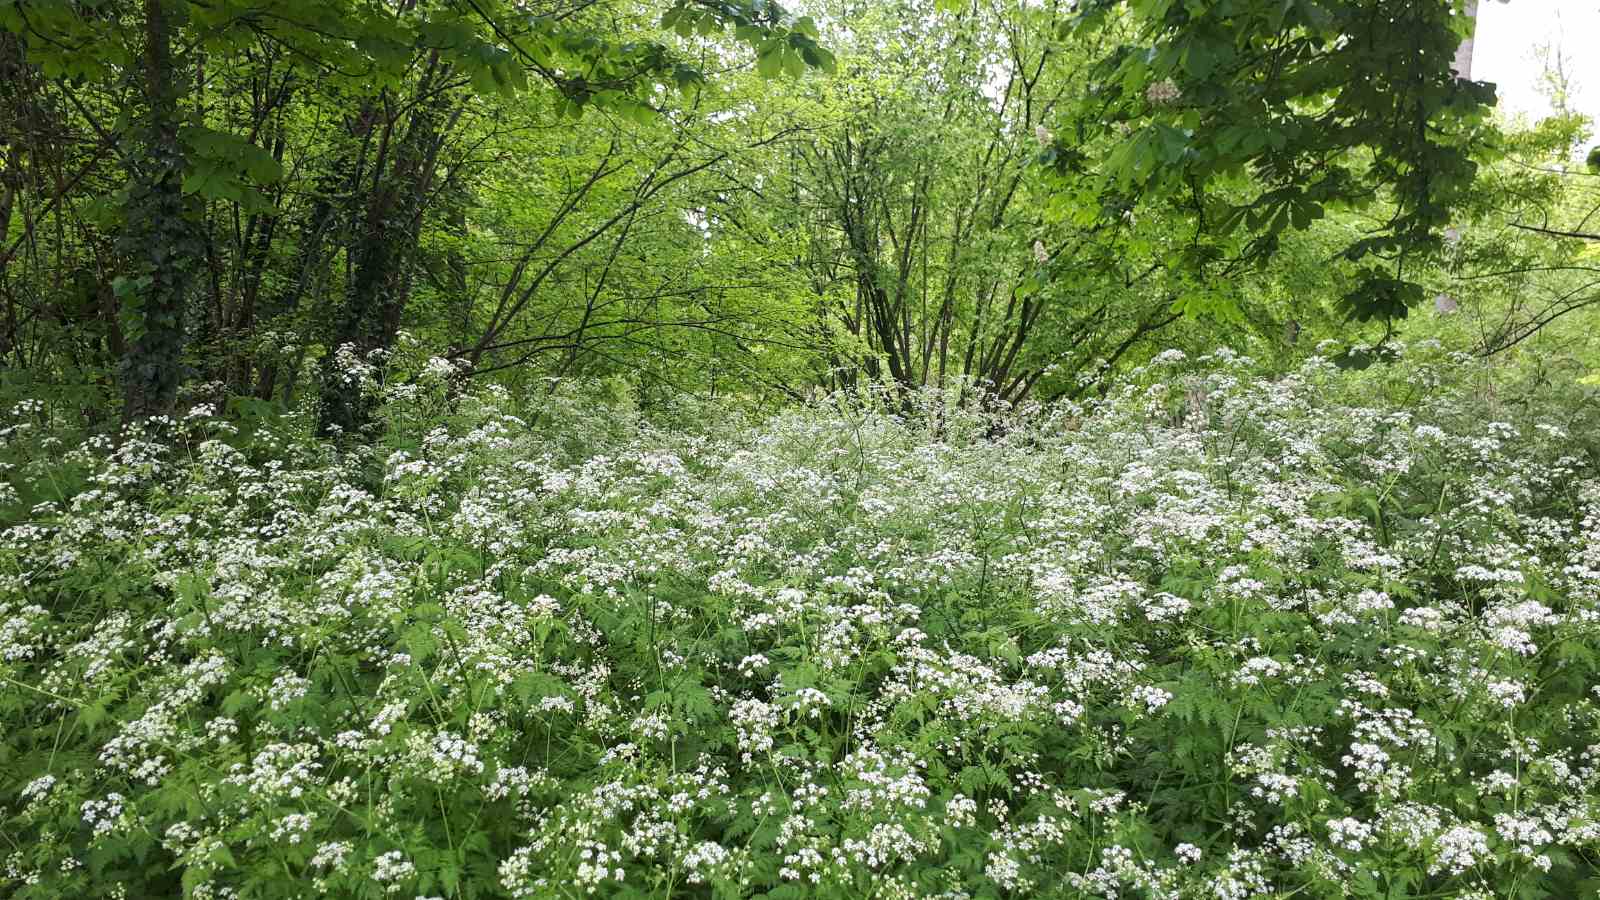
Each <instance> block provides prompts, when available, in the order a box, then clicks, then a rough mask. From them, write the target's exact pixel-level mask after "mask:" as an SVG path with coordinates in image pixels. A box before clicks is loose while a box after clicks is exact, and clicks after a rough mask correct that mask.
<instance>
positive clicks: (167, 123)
mask: <svg viewBox="0 0 1600 900" xmlns="http://www.w3.org/2000/svg"><path fill="white" fill-rule="evenodd" d="M181 15H182V4H180V3H174V2H172V0H144V32H145V33H144V39H145V46H144V54H143V60H142V62H143V72H142V85H141V87H142V90H143V94H144V96H143V100H144V104H145V110H144V114H145V122H144V127H143V129H142V131H141V134H140V136H139V137H140V141H139V148H138V150H139V152H138V153H136V154H135V155H134V160H135V161H134V163H133V166H132V172H131V175H132V184H131V185H130V189H129V191H128V198H127V203H126V207H125V209H124V215H125V223H124V226H123V232H122V235H121V240H120V242H119V243H120V247H119V250H120V251H121V254H122V256H123V258H124V259H126V260H127V261H128V263H129V274H127V275H124V276H122V277H120V278H118V279H117V281H116V290H117V294H118V297H119V300H120V304H121V308H120V315H121V319H122V330H123V335H124V339H125V345H124V350H123V356H122V365H121V378H122V391H123V406H122V418H123V421H125V422H131V421H135V420H138V419H143V418H147V417H149V416H154V415H161V414H164V413H167V412H170V411H171V410H172V407H173V403H174V402H175V400H176V399H177V393H178V386H179V384H180V382H181V381H182V365H183V345H184V322H183V320H184V313H185V307H186V301H187V297H188V294H189V287H190V284H191V282H192V281H193V279H194V273H195V271H196V269H197V266H198V264H199V262H200V260H201V255H202V254H203V253H204V251H205V246H204V241H203V240H202V239H201V236H200V232H199V228H198V226H197V224H196V218H195V214H196V212H197V209H196V204H195V203H194V202H193V201H191V200H190V199H189V198H188V197H185V196H184V193H183V174H184V169H185V164H184V151H183V145H182V142H181V141H180V140H179V136H178V127H179V125H178V121H179V120H178V100H179V98H180V97H181V96H182V94H183V90H182V84H181V79H182V77H183V76H182V75H181V73H180V72H179V69H178V66H177V65H176V64H175V63H174V60H173V55H172V45H173V41H172V36H173V33H174V31H175V30H176V29H177V27H178V26H179V24H180V21H179V18H180V17H181Z"/></svg>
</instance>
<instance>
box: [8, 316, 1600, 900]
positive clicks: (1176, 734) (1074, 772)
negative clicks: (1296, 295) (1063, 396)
mask: <svg viewBox="0 0 1600 900" xmlns="http://www.w3.org/2000/svg"><path fill="white" fill-rule="evenodd" d="M1409 356H1411V357H1416V358H1415V359H1408V360H1407V361H1406V362H1404V363H1403V364H1401V365H1399V366H1397V367H1393V368H1380V369H1376V370H1373V373H1372V374H1367V375H1363V376H1360V377H1355V376H1350V375H1348V374H1341V373H1340V372H1339V371H1338V370H1337V369H1336V368H1335V367H1334V366H1333V365H1331V364H1330V363H1329V362H1327V361H1326V360H1316V361H1312V362H1310V363H1308V364H1306V365H1305V366H1304V367H1303V368H1301V369H1299V370H1297V371H1295V372H1293V373H1290V374H1288V375H1286V376H1285V377H1283V378H1280V379H1277V380H1263V379H1259V378H1254V377H1251V376H1250V371H1251V366H1252V363H1251V361H1250V360H1247V359H1244V358H1241V357H1237V356H1235V355H1233V354H1219V355H1218V356H1216V357H1214V358H1212V359H1204V360H1199V361H1197V362H1189V361H1186V360H1185V358H1184V356H1183V354H1181V353H1177V352H1172V353H1166V354H1162V355H1161V356H1160V357H1159V358H1158V359H1157V360H1156V361H1155V362H1154V363H1152V365H1151V366H1149V367H1148V368H1145V369H1142V370H1139V371H1137V372H1134V373H1130V376H1129V379H1128V383H1127V384H1126V386H1124V387H1122V388H1119V389H1117V390H1116V391H1113V392H1112V394H1111V396H1110V397H1109V398H1108V399H1107V400H1104V401H1096V402H1095V403H1094V404H1093V405H1091V406H1090V407H1079V406H1074V405H1071V404H1059V405H1056V406H1053V407H1052V408H1051V409H1049V410H1024V411H1022V412H1021V413H1020V414H1012V413H1004V414H1001V413H995V412H987V413H986V412H984V411H983V410H981V409H977V408H974V407H972V406H970V405H968V406H962V405H959V404H958V400H957V398H956V397H955V396H954V392H947V393H945V394H939V393H931V392H930V393H926V394H919V395H918V396H917V397H916V401H915V403H914V404H912V406H911V408H910V411H909V412H906V411H904V410H905V407H904V405H903V404H902V402H901V401H900V400H899V399H897V398H894V397H882V396H875V395H872V394H863V395H860V396H838V397H834V398H832V400H831V402H830V403H829V404H828V405H825V406H817V407H812V408H797V409H793V410H790V411H787V412H783V413H780V414H778V415H776V416H773V417H770V418H759V417H740V416H729V415H727V414H726V413H725V412H721V413H719V412H718V411H717V410H716V409H714V408H712V407H708V406H706V405H704V404H697V403H694V402H692V401H685V404H686V405H684V406H681V407H678V408H675V409H674V410H673V411H672V412H673V419H674V420H676V421H683V422H696V423H699V424H697V425H695V426H694V427H683V428H663V427H657V426H653V425H651V424H650V423H649V421H648V420H646V419H644V418H642V417H641V416H640V414H639V413H638V411H637V410H636V409H633V408H632V407H630V406H629V405H628V404H620V405H618V404H612V405H607V406H604V407H599V406H597V405H596V402H595V400H594V399H593V398H592V397H589V396H571V395H569V394H567V393H565V392H560V391H558V392H557V393H556V394H555V395H553V396H550V397H547V396H545V395H543V394H540V395H537V396H535V397H532V398H522V399H519V398H517V397H514V396H512V395H511V394H509V393H507V392H505V391H503V390H482V391H476V392H473V393H471V394H469V395H467V396H465V397H461V398H458V399H451V397H450V396H449V395H450V387H449V384H448V378H449V373H450V367H449V366H448V365H445V364H442V363H436V364H431V365H427V366H425V367H423V368H422V369H421V371H420V373H419V375H420V377H419V378H418V380H416V381H415V382H413V383H411V384H407V385H405V386H404V387H403V389H402V388H400V387H396V388H393V389H391V391H390V393H389V395H388V397H387V399H386V400H385V402H384V403H383V404H382V405H381V406H380V407H379V418H380V420H381V421H382V422H383V424H384V426H385V429H384V434H385V438H384V440H383V441H382V443H380V444H378V445H375V446H373V447H371V448H368V449H366V450H364V451H363V452H360V453H355V454H349V455H340V456H333V455H330V453H329V450H328V447H327V446H326V445H325V444H323V443H321V442H318V441H316V440H314V439H313V438H312V437H311V435H310V431H311V427H312V422H311V421H310V420H309V419H307V420H296V419H293V418H291V419H288V420H285V421H281V422H278V423H276V424H274V425H273V426H272V430H270V432H263V433H258V434H255V435H251V436H246V435H242V434H239V433H238V431H237V428H236V426H234V425H232V424H231V423H229V422H227V421H226V420H223V419H218V418H216V417H214V416H213V415H211V414H210V413H209V412H208V411H206V410H203V409H199V410H196V411H194V412H193V413H191V414H190V415H189V416H187V417H186V418H185V419H184V420H183V421H182V422H175V423H171V424H170V425H166V426H162V428H163V429H165V430H164V431H163V432H161V433H146V434H144V435H142V436H140V437H138V438H133V439H129V440H126V441H125V442H123V443H122V444H121V445H120V446H119V447H118V448H117V449H116V450H115V451H114V452H110V453H107V452H106V448H105V447H103V446H100V445H96V444H94V443H92V442H91V443H90V444H89V445H86V446H84V447H81V448H72V449H68V448H64V447H62V446H61V445H60V444H58V443H56V442H55V441H54V439H53V438H52V437H51V436H50V425H51V424H52V423H54V422H56V421H59V417H60V416H61V415H62V414H63V412H62V411H58V410H57V409H55V408H49V407H40V406H32V407H29V408H27V409H23V410H17V411H16V414H17V416H18V418H19V419H21V420H25V421H26V424H25V425H19V426H17V428H16V429H15V430H14V431H13V432H12V433H11V434H10V435H9V443H8V449H9V450H10V452H11V453H12V454H13V455H14V458H17V459H18V460H19V461H21V462H20V464H21V466H22V467H23V471H24V473H25V474H26V475H28V476H29V478H30V480H32V481H33V482H34V483H35V484H37V485H38V489H39V491H40V493H41V494H43V495H45V496H49V497H52V498H54V499H50V500H46V501H44V502H43V503H42V504H41V505H39V506H36V507H35V512H34V522H33V523H30V524H27V525H21V526H17V527H14V528H12V529H11V530H10V531H8V532H7V533H6V536H5V544H4V546H3V547H0V571H3V572H4V573H5V574H4V579H5V581H4V585H3V586H4V589H5V593H6V596H7V598H8V599H6V600H4V601H0V621H4V622H5V623H6V624H5V628H4V631H3V632H0V658H3V659H4V660H5V669H3V670H0V672H4V673H5V678H6V682H7V684H8V685H10V686H11V687H12V688H13V690H11V691H9V692H8V693H6V694H4V695H3V696H4V698H5V699H4V701H3V705H0V720H3V721H4V722H5V723H6V732H5V740H6V744H5V748H6V749H5V751H4V756H3V757H0V761H3V763H4V765H3V766H0V772H3V773H4V774H0V797H3V798H4V799H3V801H0V802H3V803H4V804H5V806H4V807H0V809H3V810H4V814H5V816H6V819H5V825H6V827H5V829H4V831H5V833H6V834H7V836H8V841H9V846H7V847H6V848H5V854H6V865H7V871H6V872H5V873H4V874H3V876H0V877H4V878H6V879H7V881H6V882H5V884H6V885H7V893H8V894H11V895H13V896H18V897H40V898H44V897H62V896H84V897H98V896H124V895H127V896H149V897H155V896H176V895H178V894H179V892H180V887H181V889H182V890H183V891H185V892H187V895H188V896H196V897H224V896H248V897H313V896H345V897H383V896H403V897H407V898H410V897H416V896H444V897H455V896H461V897H487V896H498V897H565V896H571V897H576V896H583V895H586V894H598V895H603V896H619V897H667V896H684V897H699V896H706V897H711V896H717V897H739V896H760V895H765V896H769V897H798V896H823V897H865V896H879V897H912V896H930V897H948V898H956V897H990V898H996V897H1008V896H1046V897H1108V896H1123V895H1127V896H1148V897H1191V896H1193V897H1225V898H1231V897H1249V896H1291V895H1303V896H1317V897H1420V896H1471V897H1484V898H1488V897H1508V896H1519V897H1561V898H1567V897H1577V896H1583V895H1587V894H1588V893H1591V892H1592V891H1593V890H1594V888H1595V882H1594V880H1593V879H1594V877H1595V875H1596V873H1597V867H1596V862H1597V859H1600V857H1597V855H1596V854H1597V852H1600V759H1597V754H1600V745H1597V743H1596V740H1597V739H1596V734H1597V733H1600V732H1597V728H1600V686H1597V684H1596V679H1595V672H1596V667H1597V659H1596V654H1597V652H1600V649H1597V648H1600V487H1597V482H1595V481H1594V480H1593V477H1592V476H1593V468H1594V464H1595V460H1596V458H1597V457H1596V454H1597V452H1600V445H1597V443H1596V435H1597V434H1600V427H1597V426H1600V408H1597V407H1596V406H1595V404H1594V403H1592V402H1590V403H1589V404H1587V405H1581V404H1574V403H1572V401H1571V398H1570V397H1566V396H1564V395H1552V394H1551V393H1550V392H1549V391H1548V389H1541V388H1536V387H1530V386H1527V385H1522V386H1518V385H1504V384H1503V385H1500V386H1499V388H1500V390H1501V391H1502V392H1503V393H1504V394H1505V395H1506V399H1500V400H1495V399H1484V398H1483V392H1482V389H1481V385H1474V384H1472V383H1471V380H1472V379H1464V378H1462V377H1461V375H1460V373H1461V372H1462V371H1463V366H1462V362H1461V360H1460V359H1459V358H1457V357H1455V356H1452V355H1449V354H1446V353H1443V352H1442V351H1438V350H1437V349H1433V350H1430V349H1428V348H1416V349H1414V350H1413V351H1412V353H1410V354H1409ZM64 415H65V416H66V417H67V418H69V419H70V418H71V417H72V416H73V415H75V410H72V409H70V408H69V409H66V410H64ZM1584 473H1587V474H1588V476H1589V480H1588V481H1587V482H1583V481H1580V480H1579V479H1578V476H1580V475H1581V474H1584ZM125 886H126V887H125ZM124 890H125V891H126V894H124V893H122V892H123V891H124ZM1124 892H1126V893H1125V894H1124Z"/></svg>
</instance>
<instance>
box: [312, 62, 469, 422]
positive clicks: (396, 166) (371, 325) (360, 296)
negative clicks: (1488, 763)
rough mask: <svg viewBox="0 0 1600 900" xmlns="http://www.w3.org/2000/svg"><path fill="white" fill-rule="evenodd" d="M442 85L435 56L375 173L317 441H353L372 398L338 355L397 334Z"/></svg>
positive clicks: (362, 351) (386, 342) (336, 330)
mask: <svg viewBox="0 0 1600 900" xmlns="http://www.w3.org/2000/svg"><path fill="white" fill-rule="evenodd" d="M444 77H445V73H444V71H443V66H442V65H441V64H440V62H439V60H438V55H437V54H435V55H434V59H433V60H431V63H430V66H429V74H428V75H426V76H424V77H423V78H422V79H421V82H420V84H419V86H418V88H417V94H418V96H419V97H422V96H426V95H427V94H429V93H432V94H433V95H434V99H432V100H419V101H418V102H417V103H416V104H415V105H414V106H413V108H412V111H411V113H410V114H409V115H408V116H407V120H408V121H407V123H406V129H405V133H404V134H403V135H402V136H401V137H400V140H399V145H398V146H397V147H396V148H395V151H394V155H393V159H394V162H393V163H392V164H391V166H390V168H389V170H388V171H387V172H383V171H382V170H381V169H380V170H379V174H378V176H377V179H378V180H377V184H376V186H375V188H374V190H373V194H372V199H371V202H370V203H369V204H368V206H367V213H366V218H365V222H364V223H363V228H362V232H361V234H360V235H359V236H358V237H357V239H356V242H355V245H354V246H352V247H351V248H350V250H349V254H350V256H351V258H352V259H353V260H354V277H353V278H352V280H351V285H350V290H349V293H348V295H347V296H346V298H345V302H344V304H343V305H342V306H341V307H340V309H339V310H338V312H337V313H336V314H335V319H334V327H333V333H332V335H331V338H332V339H331V340H330V341H329V343H328V355H327V356H326V357H324V358H323V361H322V409H321V413H320V417H319V420H318V430H319V432H321V433H323V434H333V433H341V434H353V433H355V432H358V431H359V430H361V429H362V428H363V427H365V426H366V424H367V423H368V422H369V421H370V420H371V417H372V411H373V410H372V403H371V398H369V397H367V396H366V395H365V394H364V393H363V391H362V390H361V386H360V385H359V384H353V383H351V381H350V380H349V379H348V378H347V377H345V373H342V372H340V371H339V367H338V363H337V351H338V350H339V348H341V347H345V346H349V347H350V348H351V349H352V350H353V351H354V352H355V353H356V355H357V356H359V357H362V358H366V357H367V356H368V355H369V354H370V353H372V351H374V350H387V349H389V348H390V347H391V346H393V344H394V341H395V337H396V335H397V334H398V332H399V330H400V320H401V316H402V314H403V313H404V311H405V304H406V299H407V297H408V296H409V294H410V291H411V277H412V260H413V258H414V257H415V256H416V253H417V242H418V239H419V237H420V235H421V228H422V216H423V213H424V211H425V206H426V203H427V199H428V194H429V191H430V189H431V187H432V183H433V174H434V169H435V166H436V165H437V161H438V154H439V149H440V144H441V142H442V140H443V138H442V134H443V132H445V131H448V129H449V127H450V126H449V124H448V123H446V124H444V125H441V122H440V119H441V116H442V113H443V109H442V106H443V102H444V101H443V100H442V99H441V98H442V96H443V92H442V91H440V90H438V87H437V83H438V82H440V81H442V80H443V79H444Z"/></svg>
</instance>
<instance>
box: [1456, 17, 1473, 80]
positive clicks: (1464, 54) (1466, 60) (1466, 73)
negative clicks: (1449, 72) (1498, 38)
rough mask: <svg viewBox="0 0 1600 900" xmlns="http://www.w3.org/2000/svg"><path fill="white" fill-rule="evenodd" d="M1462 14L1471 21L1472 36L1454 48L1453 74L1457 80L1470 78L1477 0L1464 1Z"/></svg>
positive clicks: (1468, 36)
mask: <svg viewBox="0 0 1600 900" xmlns="http://www.w3.org/2000/svg"><path fill="white" fill-rule="evenodd" d="M1463 13H1464V14H1465V15H1466V17H1467V18H1469V19H1471V20H1472V34H1469V35H1467V38H1466V40H1464V41H1462V42H1461V46H1459V47H1457V48H1456V62H1455V72H1456V77H1457V78H1465V79H1468V80H1471V78H1472V40H1473V38H1474V37H1476V36H1477V31H1478V0H1466V9H1465V10H1463Z"/></svg>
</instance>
